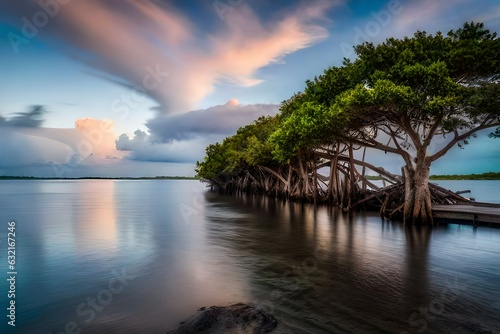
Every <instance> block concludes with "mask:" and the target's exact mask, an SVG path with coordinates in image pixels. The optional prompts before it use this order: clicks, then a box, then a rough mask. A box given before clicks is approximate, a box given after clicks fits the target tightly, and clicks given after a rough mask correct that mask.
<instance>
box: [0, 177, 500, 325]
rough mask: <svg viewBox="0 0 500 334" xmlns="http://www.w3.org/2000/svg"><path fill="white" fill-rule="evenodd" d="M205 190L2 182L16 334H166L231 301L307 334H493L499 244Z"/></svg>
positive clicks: (478, 234)
mask: <svg viewBox="0 0 500 334" xmlns="http://www.w3.org/2000/svg"><path fill="white" fill-rule="evenodd" d="M203 188H204V187H203V185H202V184H200V183H198V182H195V181H112V180H99V181H91V180H88V181H1V182H0V220H1V221H4V222H6V221H8V220H9V219H15V220H16V221H17V223H18V230H17V232H18V273H19V274H18V282H17V287H18V294H17V296H16V302H17V303H18V305H19V307H18V310H17V312H18V313H17V315H18V318H17V321H18V325H17V327H16V329H17V331H16V332H18V333H49V332H53V333H59V332H61V331H64V327H65V326H66V325H67V324H68V323H70V322H74V323H75V324H76V325H77V326H78V328H79V329H82V333H165V331H167V330H168V329H171V328H173V327H175V326H176V325H177V324H178V322H179V321H182V320H184V319H185V318H186V317H188V316H189V315H190V314H192V313H194V312H195V311H196V310H197V309H198V308H199V307H201V306H210V305H214V304H222V305H225V304H230V303H236V302H240V301H246V302H254V303H257V304H260V305H263V306H266V307H270V308H272V309H273V310H274V311H275V313H276V314H277V315H278V316H279V317H280V319H281V320H282V321H284V322H285V323H288V324H289V325H291V326H295V327H297V328H302V329H303V330H306V331H307V332H310V333H332V332H333V333H379V332H388V333H402V332H407V333H421V332H424V331H425V333H444V332H453V333H470V332H472V331H471V330H470V329H471V328H472V329H474V328H475V329H477V328H480V327H481V328H483V329H484V330H491V331H492V332H500V324H499V320H497V318H498V314H500V302H499V300H500V298H499V296H500V286H499V285H498V282H500V269H499V268H500V243H499V242H500V230H493V229H487V228H479V229H474V228H473V227H471V226H460V225H453V224H450V225H444V226H440V227H436V228H432V229H431V228H427V227H420V228H416V227H404V226H403V225H402V224H400V223H396V222H383V221H381V220H380V218H379V217H378V215H377V214H371V213H356V214H351V215H350V214H348V213H343V212H339V211H338V210H335V209H329V208H325V207H316V208H315V207H314V206H312V205H303V204H299V203H289V202H284V201H280V200H275V199H269V198H266V197H261V196H242V197H226V196H218V195H214V194H211V193H206V192H204V189H203ZM5 226H6V225H5V224H4V228H1V229H0V238H1V240H4V239H5V238H6V232H7V231H6V227H5ZM3 245H4V244H2V246H1V247H3ZM0 251H1V252H0V261H1V263H6V258H5V256H6V251H4V248H2V249H0ZM2 268H4V267H3V264H2ZM5 272H6V271H5V270H3V269H2V271H1V272H0V279H1V280H2V281H5ZM117 275H118V276H120V275H121V276H122V278H123V277H125V278H126V280H125V284H123V289H122V290H120V291H118V290H119V289H118V290H117V289H114V288H113V287H116V286H119V285H118V283H117V281H116V277H117ZM110 282H113V284H115V285H113V284H111V283H110ZM110 284H111V285H110ZM5 295H6V288H5V285H1V286H0V296H5ZM110 296H111V297H110ZM88 298H90V301H92V299H93V300H95V301H96V303H97V305H96V306H94V307H93V306H91V304H90V303H89V299H88ZM3 300H5V299H3ZM79 306H81V308H80V309H78V307H79ZM78 310H79V311H78ZM90 314H93V316H90ZM0 326H2V327H0V329H2V330H4V329H5V330H9V328H7V326H6V324H5V323H4V322H2V324H1V325H0ZM474 326H475V327H474ZM478 326H480V327H478ZM2 333H3V331H2Z"/></svg>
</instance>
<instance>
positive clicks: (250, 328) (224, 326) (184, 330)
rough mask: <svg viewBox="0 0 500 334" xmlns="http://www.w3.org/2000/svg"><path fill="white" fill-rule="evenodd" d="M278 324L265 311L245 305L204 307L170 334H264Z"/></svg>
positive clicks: (169, 333)
mask: <svg viewBox="0 0 500 334" xmlns="http://www.w3.org/2000/svg"><path fill="white" fill-rule="evenodd" d="M277 324H278V321H277V320H276V318H275V317H274V316H273V315H272V314H270V313H269V312H266V311H265V310H263V309H260V308H256V307H255V306H252V305H247V304H243V303H239V304H234V305H231V306H225V307H221V306H212V307H210V308H208V309H206V308H204V307H202V308H201V309H200V310H199V312H198V314H196V315H195V316H193V317H191V318H190V319H188V320H187V321H185V322H184V323H182V325H181V326H180V327H179V328H177V329H176V330H173V331H170V332H168V334H188V333H189V334H191V333H207V334H208V333H233V334H239V333H242V334H247V333H248V334H263V333H269V332H270V331H272V330H273V329H274V328H275V327H276V326H277Z"/></svg>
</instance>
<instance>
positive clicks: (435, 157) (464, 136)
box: [429, 122, 500, 162]
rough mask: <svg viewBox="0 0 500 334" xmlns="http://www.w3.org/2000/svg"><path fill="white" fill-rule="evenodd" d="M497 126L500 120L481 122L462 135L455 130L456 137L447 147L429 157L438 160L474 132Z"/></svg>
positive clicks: (499, 124)
mask: <svg viewBox="0 0 500 334" xmlns="http://www.w3.org/2000/svg"><path fill="white" fill-rule="evenodd" d="M495 126H500V122H496V123H489V124H484V122H483V123H481V125H480V126H478V127H475V128H474V129H471V130H469V131H467V132H465V133H463V134H461V135H458V132H457V131H456V130H454V132H455V138H453V139H452V140H451V141H450V142H449V143H448V144H447V145H446V146H445V147H443V148H442V149H441V150H440V151H438V152H436V153H434V154H433V155H431V156H430V157H429V159H430V161H431V162H433V161H436V160H437V159H439V158H441V157H442V156H443V155H445V154H446V153H447V152H448V151H449V150H450V149H451V148H452V147H453V146H455V144H456V143H458V142H459V141H461V140H464V139H467V138H468V137H470V136H471V135H472V134H474V133H475V132H477V131H480V130H484V129H487V128H491V127H495Z"/></svg>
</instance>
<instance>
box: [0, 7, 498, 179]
mask: <svg viewBox="0 0 500 334" xmlns="http://www.w3.org/2000/svg"><path fill="white" fill-rule="evenodd" d="M472 20H473V21H476V22H478V21H479V22H484V23H485V25H486V27H487V28H488V29H490V30H492V31H498V32H500V3H499V2H498V0H472V1H470V0H447V1H444V0H443V1H438V0H418V1H417V0H391V1H385V0H371V1H368V0H366V1H364V0H361V1H358V0H351V1H349V0H331V1H327V0H310V1H305V0H304V1H274V2H271V1H264V0H253V1H252V0H205V1H189V0H185V1H177V0H172V1H166V0H151V1H146V0H144V1H140V0H137V1H125V0H88V1H77V0H37V1H35V0H24V1H16V0H3V1H2V2H1V3H0V102H1V103H0V136H1V138H0V175H17V176H43V177H81V176H107V177H114V176H133V177H139V176H157V175H182V176H192V175H194V173H195V172H194V164H195V162H196V161H197V160H201V159H203V156H204V152H205V147H206V146H207V145H208V144H210V143H214V142H216V141H221V140H223V139H224V138H225V137H227V136H230V135H232V134H233V133H234V132H235V131H236V130H237V129H238V127H240V126H243V125H246V124H248V123H251V122H252V121H253V120H255V119H256V118H258V117H259V116H261V115H274V114H276V113H277V112H278V108H279V104H280V102H281V101H283V100H285V99H287V98H289V97H290V96H291V95H293V94H294V93H295V92H299V91H301V90H303V88H304V85H305V81H306V80H307V79H312V78H314V76H316V75H320V74H321V73H322V72H323V71H324V70H325V69H326V68H328V67H330V66H340V65H341V62H342V59H343V58H344V57H345V58H351V59H354V57H355V55H354V53H353V46H354V45H356V44H359V43H362V42H365V41H368V42H373V43H375V44H376V43H380V42H383V41H384V40H385V39H386V38H388V37H404V36H411V35H413V33H414V32H415V31H417V30H425V31H427V32H429V33H435V32H436V31H442V32H447V31H449V30H451V29H457V28H459V27H460V26H462V24H463V23H464V22H466V21H472ZM488 133H489V132H488V131H483V132H481V133H480V134H479V135H478V138H476V139H473V140H472V141H471V142H470V144H469V145H467V146H466V147H465V149H460V148H458V147H457V148H454V149H453V150H452V151H450V153H449V154H448V155H447V156H446V158H444V159H441V160H438V161H437V162H436V163H434V165H433V166H432V169H431V173H433V174H455V173H481V172H487V171H500V145H499V143H498V142H497V141H495V140H494V139H490V138H488V137H487V135H488ZM371 159H373V160H374V161H376V162H379V163H380V164H384V167H386V169H389V170H392V171H396V172H397V171H399V170H400V166H401V161H399V160H398V159H397V158H392V157H388V156H386V155H381V154H380V153H372V157H371Z"/></svg>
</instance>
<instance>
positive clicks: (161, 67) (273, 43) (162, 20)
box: [19, 1, 335, 112]
mask: <svg viewBox="0 0 500 334" xmlns="http://www.w3.org/2000/svg"><path fill="white" fill-rule="evenodd" d="M334 4H335V2H332V1H314V2H308V3H307V4H304V6H301V7H297V8H294V9H292V10H289V11H288V12H287V13H284V14H282V15H281V17H278V18H276V19H275V20H273V21H271V22H262V20H261V19H260V18H259V17H258V16H257V15H256V14H255V13H254V12H253V11H252V9H251V8H250V7H249V6H248V5H247V4H242V5H240V6H238V7H236V8H234V10H232V11H231V12H230V13H228V14H226V15H225V20H224V21H223V22H222V26H220V25H219V23H220V22H218V17H217V15H216V13H215V12H214V13H211V12H207V15H213V16H214V18H213V19H214V21H216V22H217V25H219V26H220V27H219V28H218V29H216V30H215V31H210V32H206V31H200V30H196V27H195V26H194V25H193V24H192V23H191V22H190V21H189V19H188V17H186V16H185V15H184V14H181V13H180V12H178V11H176V9H174V8H168V10H166V9H165V8H164V7H161V6H160V5H159V4H156V3H154V2H146V1H127V2H119V5H114V6H112V5H111V3H110V2H107V1H72V2H69V3H67V4H66V5H64V6H62V5H61V6H60V8H59V9H60V13H59V14H58V15H56V16H55V17H54V18H53V20H54V21H55V23H56V24H55V27H56V28H55V29H50V30H49V29H47V30H44V31H43V32H42V33H45V32H50V36H53V37H56V38H57V39H59V40H63V41H64V42H65V43H66V44H68V45H70V46H71V49H72V50H74V52H73V53H72V54H71V56H72V57H74V58H75V59H77V60H79V61H82V62H84V63H86V64H88V65H90V66H91V67H93V68H94V69H96V70H97V71H100V72H101V71H102V72H106V73H108V74H109V75H111V76H113V77H115V78H119V79H120V80H122V81H123V82H124V83H125V84H126V85H130V86H133V87H136V88H138V89H139V90H142V91H146V93H147V95H149V96H151V97H152V98H154V99H155V100H156V101H158V102H159V103H160V104H161V106H162V110H163V111H164V112H178V111H184V112H185V111H188V110H192V109H194V108H196V107H197V103H198V102H199V101H200V100H202V99H203V98H205V97H206V96H207V95H209V94H210V93H211V92H212V91H213V90H214V87H215V85H216V84H217V82H219V81H229V82H232V83H235V84H239V85H244V86H249V85H255V84H258V83H260V82H261V79H259V78H257V77H255V72H256V70H258V69H259V68H262V67H264V66H267V65H269V64H271V63H273V62H277V61H279V60H282V59H283V57H284V56H285V55H287V54H289V53H292V52H295V51H297V50H300V49H303V48H306V47H308V46H310V45H312V44H314V43H317V42H318V41H320V40H322V39H324V38H326V37H327V36H328V32H327V30H326V29H324V28H323V27H321V25H320V24H319V22H324V20H325V18H324V12H325V10H326V9H328V7H331V6H332V5H334ZM19 6H21V5H19ZM217 25H216V26H217ZM64 50H65V51H67V50H68V48H65V49H64ZM75 51H76V52H75Z"/></svg>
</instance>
